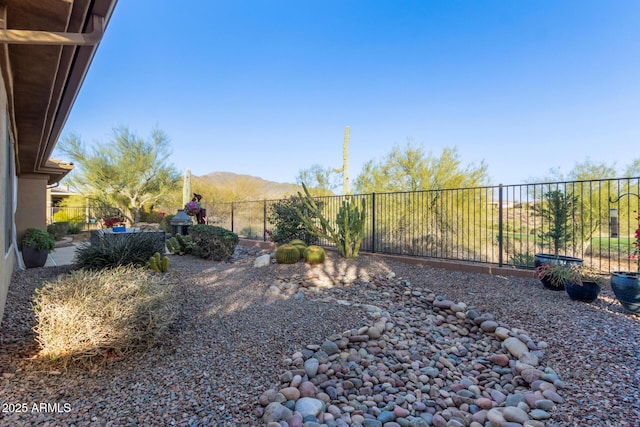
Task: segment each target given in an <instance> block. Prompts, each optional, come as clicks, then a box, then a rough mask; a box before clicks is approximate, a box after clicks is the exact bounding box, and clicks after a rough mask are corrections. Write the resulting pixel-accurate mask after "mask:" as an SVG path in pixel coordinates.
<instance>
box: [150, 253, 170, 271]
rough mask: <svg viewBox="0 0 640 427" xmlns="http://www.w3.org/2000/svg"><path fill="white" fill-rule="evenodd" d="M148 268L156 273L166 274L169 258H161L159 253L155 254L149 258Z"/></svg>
mask: <svg viewBox="0 0 640 427" xmlns="http://www.w3.org/2000/svg"><path fill="white" fill-rule="evenodd" d="M148 265H149V268H150V269H152V270H153V271H155V272H157V273H166V272H167V271H169V258H167V257H162V255H160V252H156V253H155V254H153V255H151V257H150V258H149V264H148Z"/></svg>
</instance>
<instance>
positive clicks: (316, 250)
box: [304, 245, 325, 265]
mask: <svg viewBox="0 0 640 427" xmlns="http://www.w3.org/2000/svg"><path fill="white" fill-rule="evenodd" d="M324 257H325V252H324V249H322V248H321V247H320V246H316V245H311V246H309V247H308V248H306V249H305V250H304V258H305V260H306V261H307V264H311V265H315V264H322V263H323V262H324Z"/></svg>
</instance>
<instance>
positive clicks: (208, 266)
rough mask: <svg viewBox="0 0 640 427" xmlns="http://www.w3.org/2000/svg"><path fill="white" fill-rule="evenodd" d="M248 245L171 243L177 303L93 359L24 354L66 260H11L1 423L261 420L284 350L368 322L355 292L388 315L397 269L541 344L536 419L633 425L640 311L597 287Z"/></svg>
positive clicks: (0, 349)
mask: <svg viewBox="0 0 640 427" xmlns="http://www.w3.org/2000/svg"><path fill="white" fill-rule="evenodd" d="M256 255H258V251H257V250H255V249H245V248H243V249H238V250H237V251H236V255H234V259H233V260H232V261H231V262H223V263H216V262H210V261H204V260H199V259H196V258H193V257H177V256H173V257H172V259H171V267H172V270H173V271H172V272H170V273H169V274H171V275H172V276H171V277H172V278H173V279H172V280H174V281H175V283H176V285H177V288H178V296H177V299H178V301H177V302H178V304H177V306H178V307H179V313H178V316H177V320H176V322H175V324H174V325H173V326H172V327H171V328H170V330H169V331H168V332H167V333H166V334H165V336H164V338H163V340H162V342H160V343H158V345H156V346H154V347H153V348H151V349H149V350H148V351H146V352H143V353H138V354H135V355H130V356H127V357H126V358H124V359H122V360H114V361H110V362H109V363H106V364H104V365H100V366H97V367H94V368H91V369H89V368H86V367H71V368H67V369H62V368H60V367H56V366H53V365H50V364H46V363H44V362H42V361H39V360H38V359H37V358H36V356H37V350H38V349H37V346H36V345H35V343H34V336H33V333H32V332H31V328H32V326H33V322H34V318H33V315H32V314H31V311H30V301H31V298H32V295H33V291H34V289H35V288H36V286H38V284H39V283H40V282H41V281H42V280H47V279H52V278H54V277H55V276H56V275H58V274H61V273H64V272H66V271H68V267H49V268H40V269H30V270H27V271H23V272H17V273H15V275H14V277H13V281H12V284H11V287H10V289H9V295H8V299H7V305H6V307H5V315H4V319H3V320H2V324H1V325H0V375H1V377H0V381H1V383H2V387H1V388H0V403H2V412H0V426H23V425H24V426H28V425H42V426H67V425H74V426H89V425H91V426H93V425H96V426H98V425H109V426H137V425H152V426H156V425H158V426H161V425H180V426H183V425H184V426H203V425H209V426H251V425H264V422H263V420H262V419H260V418H259V416H260V415H261V411H262V407H261V405H260V404H259V403H258V398H259V397H260V396H261V395H263V394H264V392H265V391H267V390H269V389H276V390H277V389H278V388H279V387H280V386H281V383H282V381H281V377H282V375H283V373H285V372H287V370H289V369H291V367H290V363H291V357H292V355H293V354H294V353H296V352H297V351H300V350H305V349H307V348H308V347H307V346H311V348H316V347H314V345H315V346H318V345H320V344H322V343H323V342H324V341H325V339H326V338H327V337H329V336H331V335H335V334H341V333H343V332H345V331H350V330H351V331H354V330H357V329H361V328H362V326H364V325H372V324H373V323H372V322H373V321H375V319H372V318H371V316H370V315H369V314H368V313H367V312H366V311H365V310H363V308H364V306H360V304H370V305H375V306H378V307H382V309H383V310H384V313H385V315H388V316H390V317H391V318H393V316H394V315H395V312H396V311H398V310H405V311H406V307H402V304H401V302H402V301H400V300H399V294H398V291H397V288H398V286H399V284H400V283H402V282H403V281H404V283H403V286H410V290H411V291H415V292H419V293H420V292H422V293H425V294H426V293H429V292H431V293H435V294H436V295H439V296H443V297H445V298H446V299H448V300H451V301H454V302H464V303H466V304H467V305H468V308H473V309H475V310H476V311H477V312H479V313H491V314H493V316H495V320H496V321H498V322H499V323H500V325H501V326H507V325H508V326H509V327H511V328H519V329H522V330H524V331H526V333H528V335H529V336H530V337H531V338H532V339H533V340H534V341H535V342H540V341H544V342H546V343H547V344H548V347H547V348H546V349H545V351H544V353H545V355H544V357H543V359H542V360H541V361H540V365H543V366H545V367H550V368H552V369H553V370H554V371H555V372H557V373H558V375H559V377H560V379H561V380H562V383H564V385H565V386H564V388H562V389H561V390H558V393H559V394H560V395H561V396H562V398H563V399H564V403H563V404H560V405H557V406H556V407H555V408H554V410H553V411H552V417H551V418H549V419H547V420H546V421H545V424H544V425H547V426H552V427H556V426H629V427H631V426H638V425H640V388H639V381H640V366H639V364H638V360H639V358H640V332H639V328H638V327H639V326H640V317H638V316H634V315H631V314H627V313H625V312H624V311H623V309H622V308H621V307H620V306H619V304H618V303H617V302H616V301H615V298H614V296H613V293H612V292H611V290H610V289H609V288H608V287H606V288H605V289H603V291H602V294H601V295H600V298H599V299H598V300H597V301H596V302H594V303H591V304H586V303H580V302H574V301H571V300H570V299H569V298H568V296H567V295H566V294H565V293H564V292H554V291H549V290H545V289H543V288H542V286H541V285H540V284H539V282H538V281H536V280H534V279H522V278H511V277H500V276H490V275H483V274H470V273H458V272H450V271H444V270H439V269H433V268H429V267H423V266H411V265H406V264H401V263H395V262H390V261H385V260H382V259H380V258H377V257H368V256H361V257H359V258H358V259H356V260H349V261H345V260H342V259H340V258H339V257H338V256H337V255H336V254H334V253H328V260H327V261H326V262H325V264H323V265H322V266H317V267H309V266H305V265H304V264H300V263H299V264H295V265H276V264H273V265H270V266H268V267H262V268H254V267H253V260H254V259H255V256H256ZM391 272H393V273H394V275H395V277H391V275H390V274H389V273H391ZM372 283H373V284H375V286H373V287H372V286H371V284H372ZM409 284H410V285H409ZM300 291H302V293H299V292H300ZM400 299H402V298H401V294H400ZM337 301H341V302H344V301H348V302H349V303H351V305H345V304H343V303H338V302H337Z"/></svg>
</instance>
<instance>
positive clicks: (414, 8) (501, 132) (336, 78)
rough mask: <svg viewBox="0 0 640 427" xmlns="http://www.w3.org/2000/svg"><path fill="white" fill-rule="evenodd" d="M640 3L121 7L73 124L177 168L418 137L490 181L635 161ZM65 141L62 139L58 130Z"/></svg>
mask: <svg viewBox="0 0 640 427" xmlns="http://www.w3.org/2000/svg"><path fill="white" fill-rule="evenodd" d="M639 22H640V2H639V1H637V0H616V1H609V0H601V1H590V0H579V1H570V0H562V1H558V0H533V1H530V0H517V1H516V0H499V1H486V0H464V1H463V0H447V1H445V0H422V1H377V0H368V1H360V0H321V1H320V0H319V1H315V0H314V1H299V0H298V1H284V0H269V1H265V0H228V1H227V0H219V1H210V0H192V1H184V2H175V1H169V0H153V1H151V0H131V1H129V0H120V1H119V3H118V5H117V7H116V10H115V13H114V15H113V17H112V19H111V22H110V24H109V27H108V28H107V32H106V34H105V36H104V39H103V41H102V43H101V45H100V47H99V49H98V52H97V54H96V56H95V58H94V61H93V64H92V66H91V68H90V70H89V73H88V74H87V77H86V79H85V82H84V84H83V87H82V89H81V91H80V94H79V96H78V98H77V100H76V103H75V105H74V108H73V110H72V112H71V114H70V116H69V119H68V121H67V123H66V126H65V129H64V132H74V133H77V134H79V135H80V136H81V138H82V140H83V141H85V142H88V143H95V142H99V141H107V140H108V139H109V138H110V136H111V133H112V128H114V127H116V126H119V125H125V126H128V127H129V128H130V129H132V130H134V131H135V132H136V133H138V134H139V135H140V136H145V137H147V136H148V135H149V133H150V131H151V129H152V128H153V127H154V126H157V127H158V128H160V129H162V130H163V131H165V132H166V133H167V134H168V136H169V138H170V139H171V141H172V149H173V156H172V161H173V164H174V165H175V166H176V167H177V168H178V169H179V170H181V171H182V170H184V169H185V168H190V169H191V170H192V173H193V174H194V175H204V174H206V173H209V172H214V171H229V172H235V173H242V174H250V175H255V176H260V177H262V178H264V179H268V180H273V181H278V182H295V176H296V175H297V173H298V172H299V171H300V170H301V169H305V168H308V167H310V166H311V165H312V164H314V163H318V164H320V165H322V166H325V167H329V166H330V167H340V166H341V164H342V141H343V135H344V128H345V126H350V129H351V139H350V145H349V161H350V176H351V177H352V179H353V178H355V177H356V176H357V174H359V173H360V171H361V169H362V165H363V164H364V163H365V162H366V161H368V160H372V159H373V160H380V159H381V158H382V157H383V156H384V155H385V154H387V153H388V152H390V151H391V149H392V148H393V147H394V146H395V145H397V144H399V145H401V146H402V145H404V144H405V143H406V142H407V141H408V140H411V141H412V143H413V144H415V145H420V146H422V147H424V149H425V151H426V152H429V151H432V152H433V153H434V154H439V153H440V152H441V151H442V149H443V148H445V147H457V149H458V152H459V154H460V157H461V159H462V161H463V163H464V164H470V163H475V164H479V163H480V162H481V161H483V160H484V161H485V162H486V163H487V165H488V170H489V174H490V176H491V182H492V183H493V184H498V183H503V184H517V183H521V182H524V181H526V180H528V179H530V178H532V177H541V176H544V175H546V174H547V171H548V169H549V168H551V167H559V168H560V169H561V171H563V172H565V173H566V172H568V171H569V170H570V169H571V168H572V167H573V165H574V164H575V163H576V162H578V161H583V160H585V159H587V158H590V159H591V160H594V161H598V162H600V161H602V162H606V163H607V164H614V163H615V164H616V166H617V167H618V168H619V169H623V168H624V166H626V165H628V164H629V163H631V161H632V160H633V159H636V158H639V157H640V152H639V151H638V147H639V146H640V24H639ZM64 132H63V134H64Z"/></svg>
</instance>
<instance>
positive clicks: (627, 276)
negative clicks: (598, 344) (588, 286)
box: [611, 216, 640, 313]
mask: <svg viewBox="0 0 640 427" xmlns="http://www.w3.org/2000/svg"><path fill="white" fill-rule="evenodd" d="M636 219H637V220H638V221H639V223H638V227H637V228H636V232H635V235H634V241H633V246H634V248H635V249H634V252H633V254H631V255H630V257H631V258H636V259H637V260H638V269H637V270H636V272H628V271H614V272H613V273H611V289H612V290H613V293H614V294H615V295H616V298H617V299H618V301H620V304H622V306H623V307H624V308H626V309H627V310H629V311H631V312H632V313H640V283H639V282H638V278H639V277H640V216H639V217H637V218H636Z"/></svg>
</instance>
